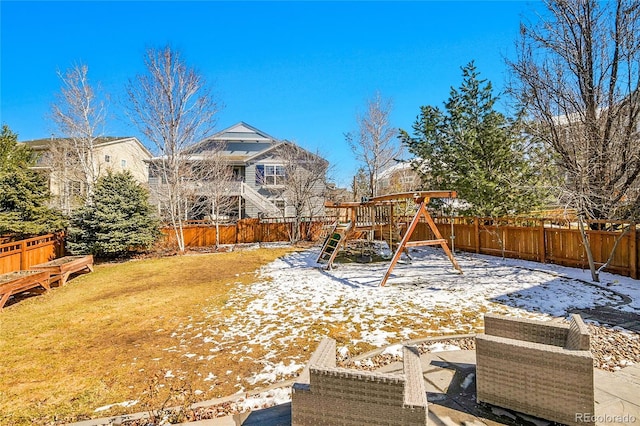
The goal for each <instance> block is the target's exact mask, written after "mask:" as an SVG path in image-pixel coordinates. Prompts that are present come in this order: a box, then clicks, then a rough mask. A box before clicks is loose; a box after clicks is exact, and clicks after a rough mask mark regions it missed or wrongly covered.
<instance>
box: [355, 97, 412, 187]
mask: <svg viewBox="0 0 640 426" xmlns="http://www.w3.org/2000/svg"><path fill="white" fill-rule="evenodd" d="M392 109H393V105H392V102H391V100H390V99H384V98H383V97H382V96H381V95H380V93H379V92H376V94H375V95H374V96H373V97H372V98H371V99H369V100H367V106H366V111H365V112H364V114H358V116H357V117H356V121H357V122H358V131H357V132H355V133H352V132H349V133H346V134H345V135H344V136H345V139H346V141H347V143H348V144H349V147H350V148H351V151H352V152H353V153H354V155H355V157H356V160H357V161H358V162H359V163H360V164H361V165H362V167H363V168H364V171H365V173H366V175H367V178H368V180H369V181H368V185H369V193H368V194H367V195H368V196H370V197H374V196H376V195H379V194H378V178H379V175H380V173H381V172H382V171H383V170H385V169H387V168H388V167H390V166H392V165H393V164H395V161H394V159H396V158H398V157H400V155H401V153H402V146H401V145H400V143H399V142H398V138H397V136H398V129H397V128H395V127H392V126H391V123H390V115H391V111H392Z"/></svg>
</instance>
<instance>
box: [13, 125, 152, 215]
mask: <svg viewBox="0 0 640 426" xmlns="http://www.w3.org/2000/svg"><path fill="white" fill-rule="evenodd" d="M64 142H65V139H61V138H49V139H37V140H32V141H25V142H23V143H24V144H25V145H27V146H29V147H30V148H31V149H32V150H33V151H34V152H35V154H36V155H37V156H38V158H37V162H36V166H35V167H34V169H36V170H40V171H42V172H43V173H46V175H47V178H48V182H49V190H50V191H51V195H52V196H53V199H54V202H55V204H56V205H57V206H58V207H59V208H60V209H61V210H62V211H64V212H69V211H70V210H72V209H73V207H74V206H76V205H77V204H78V203H77V201H78V199H79V198H80V197H81V196H83V195H85V193H86V188H85V187H84V186H85V185H84V184H83V183H82V182H83V179H82V178H81V173H80V172H79V170H78V168H77V167H74V166H73V158H72V156H71V154H70V152H65V150H64V149H62V150H61V149H60V147H62V146H64ZM56 143H57V144H58V145H55V144H56ZM151 157H152V155H151V152H149V150H148V149H147V148H146V147H145V146H144V145H143V144H142V143H141V142H140V141H139V140H138V139H137V138H135V137H101V138H98V140H97V142H96V144H95V156H94V163H95V164H94V165H93V166H94V168H95V170H96V171H97V172H98V176H100V175H102V174H104V173H106V171H107V170H111V171H113V172H121V171H124V170H128V171H130V172H131V174H132V175H133V177H134V178H135V179H136V180H137V181H138V182H140V183H142V184H146V183H147V177H148V175H149V172H148V160H149V159H150V158H151Z"/></svg>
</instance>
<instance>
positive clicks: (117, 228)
mask: <svg viewBox="0 0 640 426" xmlns="http://www.w3.org/2000/svg"><path fill="white" fill-rule="evenodd" d="M148 198H149V196H148V193H147V191H146V189H144V188H143V187H142V186H140V185H139V184H138V183H137V182H136V181H135V179H134V178H133V176H132V175H131V173H129V172H123V173H112V172H108V173H107V174H106V175H104V176H102V177H101V178H100V179H98V183H97V185H96V188H95V193H94V195H93V197H92V198H91V202H90V203H89V204H88V205H86V206H84V207H82V208H80V209H79V210H77V211H76V212H75V213H74V215H73V217H72V219H71V226H70V227H69V230H68V240H67V249H68V250H69V251H70V252H71V253H74V254H87V253H91V254H94V255H96V256H98V257H117V256H123V255H126V254H129V253H132V252H137V251H140V250H144V249H148V248H149V247H151V245H152V244H153V243H154V242H155V241H156V240H157V238H158V236H159V234H160V232H159V226H160V223H159V221H158V219H157V218H156V216H155V215H154V213H153V209H152V207H151V206H150V204H149V202H148Z"/></svg>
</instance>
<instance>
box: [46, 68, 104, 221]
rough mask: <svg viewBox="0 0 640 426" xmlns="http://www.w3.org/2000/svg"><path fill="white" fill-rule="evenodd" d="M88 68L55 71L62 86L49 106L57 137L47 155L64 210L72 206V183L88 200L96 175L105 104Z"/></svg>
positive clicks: (67, 210)
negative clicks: (77, 185) (97, 146)
mask: <svg viewBox="0 0 640 426" xmlns="http://www.w3.org/2000/svg"><path fill="white" fill-rule="evenodd" d="M88 72H89V68H88V67H87V66H86V65H84V64H76V65H74V66H72V67H71V68H69V69H68V70H67V71H66V72H65V73H62V72H58V76H59V77H60V80H61V81H62V87H61V88H60V92H59V93H58V94H57V97H56V101H55V102H54V103H53V104H52V106H51V119H52V120H53V122H54V123H55V124H56V127H57V131H58V132H59V133H60V136H61V138H60V139H57V140H56V142H55V143H53V144H52V145H51V146H50V148H49V151H48V153H47V155H48V156H49V158H48V161H49V163H50V164H51V167H52V172H53V173H55V174H56V176H57V177H58V178H59V182H60V185H61V188H60V203H61V204H60V207H61V209H62V210H63V211H65V212H67V213H68V212H69V210H70V209H71V208H72V202H71V196H72V194H71V192H70V187H71V185H72V183H73V182H79V183H80V184H81V185H82V186H83V188H82V191H81V196H82V197H83V198H84V203H85V204H88V203H90V202H91V197H92V195H93V192H94V187H95V185H96V182H97V181H98V177H99V176H100V164H101V163H100V159H99V158H98V157H97V154H96V144H97V142H98V141H99V139H100V137H101V136H102V133H103V131H104V126H105V120H106V107H105V102H104V97H103V96H102V95H101V93H100V92H99V89H98V91H96V90H94V88H93V86H92V85H91V84H90V83H89V78H88Z"/></svg>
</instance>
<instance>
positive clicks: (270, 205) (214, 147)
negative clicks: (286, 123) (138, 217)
mask: <svg viewBox="0 0 640 426" xmlns="http://www.w3.org/2000/svg"><path fill="white" fill-rule="evenodd" d="M285 146H295V144H293V143H291V142H288V141H286V140H279V139H276V138H274V137H272V136H269V135H268V134H267V133H265V132H263V131H261V130H258V129H256V128H255V127H252V126H250V125H248V124H246V123H244V122H240V123H238V124H235V125H233V126H231V127H229V128H227V129H225V130H222V131H221V132H219V133H217V134H215V135H213V136H211V137H209V138H207V139H205V140H202V141H200V142H198V143H196V144H195V145H193V146H191V147H189V149H188V150H187V151H185V153H184V155H186V156H188V161H189V162H190V163H192V164H194V165H195V164H197V163H198V162H199V161H202V162H204V161H206V159H207V156H211V155H219V156H220V157H221V158H223V162H224V164H226V165H227V166H228V167H230V168H231V169H232V171H233V182H231V184H230V185H229V187H230V191H229V197H232V198H234V199H235V201H233V202H231V203H229V205H230V208H229V209H228V210H227V215H228V216H229V218H238V219H243V218H262V217H279V218H282V217H293V216H295V209H294V208H293V206H292V204H291V199H290V197H289V196H288V195H287V193H288V192H290V191H289V190H290V189H291V188H288V185H291V184H292V181H293V179H289V178H288V177H287V167H288V166H287V159H285V158H283V157H282V155H281V154H282V152H283V148H284V147H285ZM297 149H298V150H299V151H300V152H304V153H306V155H307V158H314V159H315V160H318V161H319V162H320V163H321V164H323V165H324V166H323V167H324V169H323V172H322V179H321V183H320V182H317V183H316V184H315V186H314V189H313V193H314V195H313V197H310V199H309V200H308V201H309V202H308V203H307V207H305V209H304V211H303V215H304V216H317V215H322V214H324V193H325V190H326V184H325V180H324V174H325V173H326V168H327V166H328V163H327V162H326V160H324V159H321V158H319V157H317V156H315V155H314V154H311V153H309V152H307V151H304V150H303V149H302V148H299V147H297ZM212 153H215V154H212ZM160 161H162V158H161V157H156V158H153V159H152V160H151V167H150V169H149V187H150V189H151V192H152V196H153V194H154V190H155V191H161V190H162V182H161V181H162V179H161V176H160V173H159V172H158V170H159V168H158V167H156V166H154V163H157V162H160ZM192 167H195V166H192ZM195 186H196V187H197V183H196V185H195ZM200 202H201V203H202V202H203V200H202V199H200ZM204 203H206V200H205V201H204ZM196 210H197V209H191V213H189V219H203V218H205V217H207V216H209V215H208V214H206V213H205V212H203V211H202V210H201V209H199V210H197V211H196ZM209 217H210V216H209Z"/></svg>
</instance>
